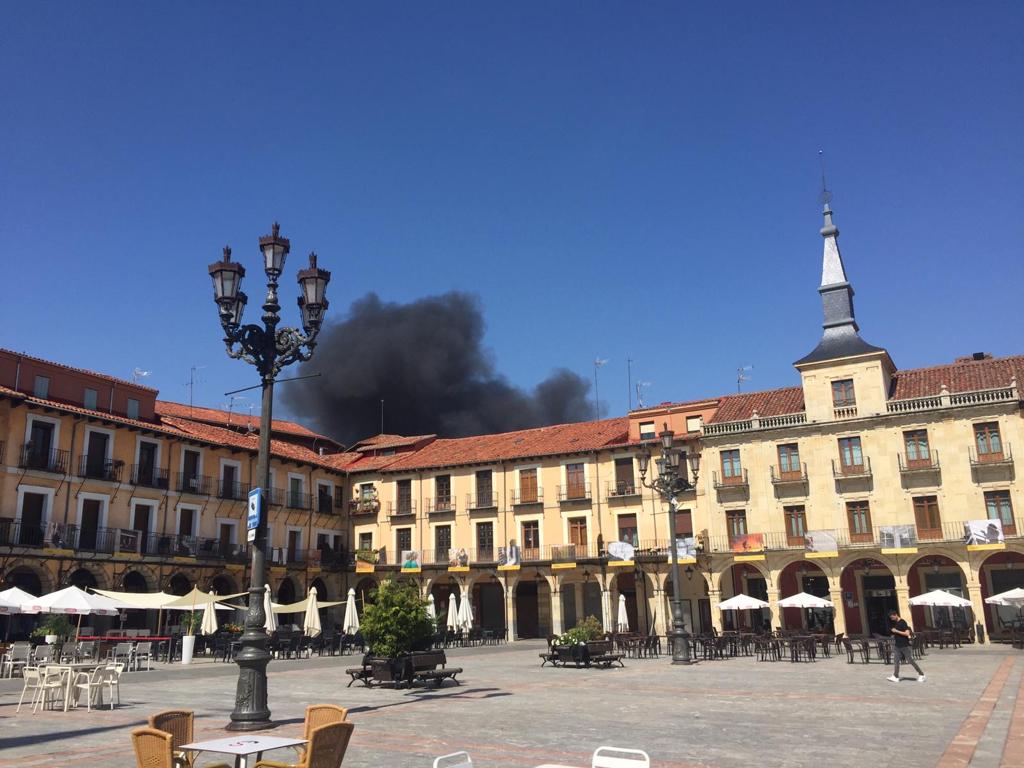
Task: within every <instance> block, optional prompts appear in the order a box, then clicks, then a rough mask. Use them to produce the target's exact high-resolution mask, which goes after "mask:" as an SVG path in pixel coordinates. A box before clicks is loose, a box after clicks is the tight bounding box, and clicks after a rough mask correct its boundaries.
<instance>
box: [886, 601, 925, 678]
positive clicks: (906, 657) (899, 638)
mask: <svg viewBox="0 0 1024 768" xmlns="http://www.w3.org/2000/svg"><path fill="white" fill-rule="evenodd" d="M889 621H890V623H891V624H892V628H891V630H890V631H891V632H892V637H893V641H894V643H895V645H896V648H895V651H896V653H894V654H893V657H894V658H895V659H896V668H895V669H894V670H893V671H892V674H891V675H890V676H889V677H888V680H890V681H891V682H893V683H898V682H899V681H900V662H901V661H905V662H907V663H908V664H909V665H910V666H912V667H913V668H914V669H916V670H917V682H919V683H923V682H924V672H922V671H921V668H920V667H919V666H917V662H916V661H914V651H913V649H912V648H911V647H910V638H911V635H912V633H911V631H910V626H909V625H908V624H907V622H905V621H904V620H903V619H901V618H900V615H899V613H898V612H897V611H889Z"/></svg>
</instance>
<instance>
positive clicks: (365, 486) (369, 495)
mask: <svg viewBox="0 0 1024 768" xmlns="http://www.w3.org/2000/svg"><path fill="white" fill-rule="evenodd" d="M359 498H360V500H362V501H373V500H375V499H376V498H377V491H376V489H374V487H373V483H360V484H359Z"/></svg>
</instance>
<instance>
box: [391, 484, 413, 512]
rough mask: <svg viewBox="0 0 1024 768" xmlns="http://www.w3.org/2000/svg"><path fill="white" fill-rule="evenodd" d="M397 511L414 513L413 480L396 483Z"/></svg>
mask: <svg viewBox="0 0 1024 768" xmlns="http://www.w3.org/2000/svg"><path fill="white" fill-rule="evenodd" d="M395 500H396V504H395V512H396V513H397V514H399V515H411V514H412V511H413V510H412V480H399V481H398V482H397V483H395Z"/></svg>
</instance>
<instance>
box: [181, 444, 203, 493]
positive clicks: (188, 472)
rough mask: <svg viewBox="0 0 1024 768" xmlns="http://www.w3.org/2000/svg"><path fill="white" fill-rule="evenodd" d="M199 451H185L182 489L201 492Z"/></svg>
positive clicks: (182, 466)
mask: <svg viewBox="0 0 1024 768" xmlns="http://www.w3.org/2000/svg"><path fill="white" fill-rule="evenodd" d="M199 456H200V454H199V451H190V450H188V449H187V448H186V449H185V452H184V455H183V456H182V462H181V489H180V490H183V491H190V492H192V493H198V492H199Z"/></svg>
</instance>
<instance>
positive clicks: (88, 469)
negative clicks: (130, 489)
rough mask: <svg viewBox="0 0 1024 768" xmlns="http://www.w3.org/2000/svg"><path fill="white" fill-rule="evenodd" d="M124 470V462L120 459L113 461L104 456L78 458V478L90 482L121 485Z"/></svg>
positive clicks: (86, 455) (87, 455)
mask: <svg viewBox="0 0 1024 768" xmlns="http://www.w3.org/2000/svg"><path fill="white" fill-rule="evenodd" d="M123 469H124V462H123V461H121V460H120V459H118V460H116V461H112V460H110V459H107V458H104V457H102V456H90V455H89V454H85V455H83V456H79V457H78V476H79V477H85V478H89V479H90V480H106V481H108V482H111V483H119V482H121V471H122V470H123Z"/></svg>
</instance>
